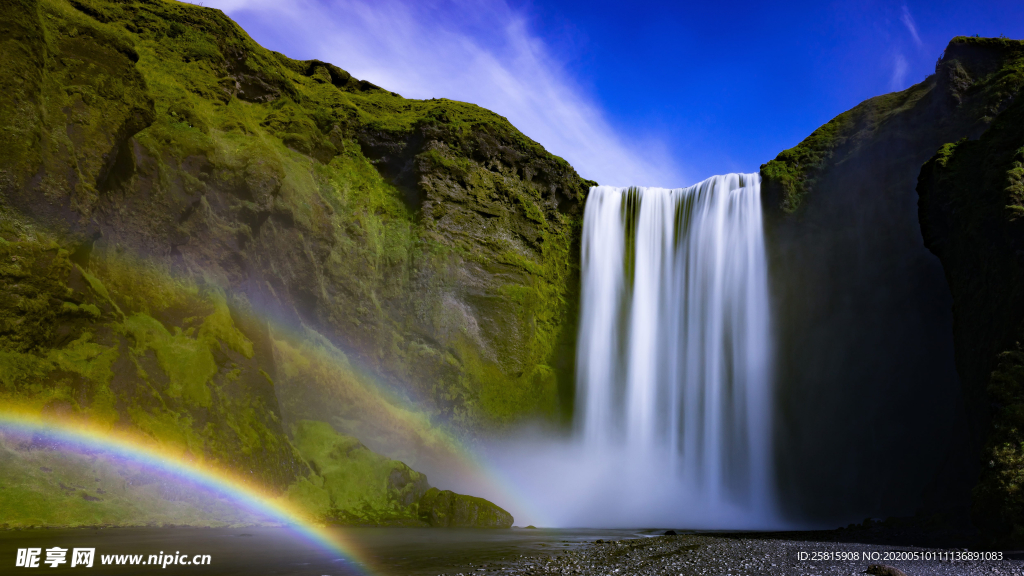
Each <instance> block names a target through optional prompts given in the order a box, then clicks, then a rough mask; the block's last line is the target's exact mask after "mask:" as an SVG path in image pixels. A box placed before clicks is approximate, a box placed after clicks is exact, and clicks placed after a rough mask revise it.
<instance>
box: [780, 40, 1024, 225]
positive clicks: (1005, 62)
mask: <svg viewBox="0 0 1024 576" xmlns="http://www.w3.org/2000/svg"><path fill="white" fill-rule="evenodd" d="M1022 46H1024V44H1022V43H1021V42H1020V41H1017V40H1009V39H1006V38H974V37H967V36H958V37H956V38H953V40H951V41H950V43H949V46H948V47H947V48H946V52H945V54H944V55H943V57H942V58H941V59H940V60H939V63H938V64H937V65H936V70H935V72H936V73H935V74H934V75H932V76H929V77H928V78H926V79H925V81H924V82H921V83H919V84H915V85H914V86H911V87H910V88H907V89H906V90H903V91H901V92H894V93H891V94H885V95H882V96H877V97H875V98H871V99H869V100H866V101H864V102H862V103H861V104H859V105H857V106H856V107H855V108H853V109H851V110H848V111H846V112H844V113H842V114H840V115H838V116H836V117H835V118H833V119H832V120H830V121H829V122H828V123H827V124H825V125H823V126H821V127H820V128H818V129H817V130H815V131H814V132H813V133H811V135H810V136H808V137H807V138H806V139H804V140H803V141H802V142H800V143H799V144H797V145H796V146H794V147H793V148H790V149H788V150H783V151H782V152H780V153H779V155H778V156H777V157H776V158H775V159H774V160H771V161H769V162H768V163H767V164H764V165H762V166H761V176H762V178H763V179H764V180H763V181H764V186H765V187H766V189H767V190H769V193H770V194H772V198H773V200H776V201H777V202H778V205H779V207H780V208H781V209H782V210H783V211H784V212H786V213H793V212H796V211H798V210H799V208H800V207H801V206H803V205H804V204H805V202H806V196H807V195H808V194H810V193H812V192H813V190H814V187H815V185H816V184H817V183H818V182H819V180H820V179H821V178H822V176H823V175H824V171H827V170H828V169H830V168H831V167H834V166H838V165H841V164H843V163H846V162H851V161H852V160H853V159H854V158H856V157H857V156H858V155H860V154H861V153H862V151H864V150H868V149H869V148H870V147H871V146H875V147H885V148H886V149H888V150H889V151H890V154H891V155H892V156H894V157H897V158H899V157H903V156H905V155H906V154H908V153H910V152H911V151H912V150H913V149H914V147H915V144H916V142H917V141H927V140H930V139H934V138H936V137H938V135H939V134H940V133H961V134H971V133H976V132H979V130H980V129H983V128H984V126H986V125H987V124H988V123H989V122H991V121H992V119H993V118H994V117H995V116H997V115H998V114H999V113H1000V112H1002V111H1003V110H1004V109H1005V108H1006V107H1007V106H1008V105H1009V103H1010V101H1011V100H1012V99H1013V96H1014V94H1015V93H1016V92H1017V90H1018V89H1019V88H1020V86H1021V83H1022V82H1024V59H1021V54H1022V51H1024V48H1022ZM997 61H998V62H997ZM969 70H972V71H971V72H969ZM940 118H942V119H941V120H940ZM940 142H941V140H940ZM932 149H934V148H932Z"/></svg>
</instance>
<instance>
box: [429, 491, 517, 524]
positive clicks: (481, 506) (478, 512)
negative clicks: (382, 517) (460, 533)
mask: <svg viewBox="0 0 1024 576" xmlns="http://www.w3.org/2000/svg"><path fill="white" fill-rule="evenodd" d="M419 515H420V518H421V519H422V520H423V521H425V522H427V523H428V524H430V525H431V526H435V527H441V528H511V527H512V522H513V518H512V515H511V514H509V513H508V512H506V511H504V510H502V509H501V508H499V507H498V506H496V505H494V504H493V503H491V502H488V501H487V500H484V499H483V498H476V497H474V496H465V495H462V494H456V493H454V492H452V491H451V490H438V489H437V488H431V489H430V490H427V492H426V493H425V494H424V495H423V497H422V498H420V501H419Z"/></svg>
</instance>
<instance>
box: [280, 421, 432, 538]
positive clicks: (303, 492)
mask: <svg viewBox="0 0 1024 576" xmlns="http://www.w3.org/2000/svg"><path fill="white" fill-rule="evenodd" d="M293 434H294V441H295V446H296V448H297V449H298V451H299V453H300V454H302V457H303V458H304V459H305V460H306V461H307V462H308V463H309V464H310V466H312V468H313V470H315V471H316V475H315V476H314V477H311V478H303V479H302V480H300V481H298V482H296V483H295V484H293V485H292V486H290V487H289V489H288V497H289V499H291V500H292V501H293V502H295V503H297V504H299V505H300V506H302V507H304V508H305V509H307V510H310V511H312V512H313V513H314V514H316V515H318V516H320V517H321V518H324V519H326V520H330V521H337V522H343V523H356V524H362V523H381V522H401V521H403V520H404V521H405V522H406V523H412V524H415V523H417V509H416V507H415V506H414V505H413V504H414V503H415V502H417V501H418V500H419V497H420V496H421V495H422V494H423V492H425V491H426V490H427V488H428V485H427V483H426V477H425V476H423V475H422V474H420V473H418V472H416V471H414V470H411V469H409V467H408V466H406V465H405V464H402V463H401V462H398V461H396V460H390V459H388V458H384V457H383V456H379V455H377V454H374V453H373V452H371V451H370V450H368V449H367V448H366V447H365V446H363V445H362V444H361V443H360V442H359V441H358V440H356V439H355V438H352V437H350V436H344V435H341V434H338V433H337V432H335V431H334V429H333V428H331V426H330V425H329V424H326V423H324V422H314V421H309V420H304V421H301V422H299V423H297V424H296V425H295V427H294V430H293Z"/></svg>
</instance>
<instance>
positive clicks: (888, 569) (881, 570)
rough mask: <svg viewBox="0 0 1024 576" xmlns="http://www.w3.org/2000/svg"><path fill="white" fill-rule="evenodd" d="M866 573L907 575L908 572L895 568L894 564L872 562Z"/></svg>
mask: <svg viewBox="0 0 1024 576" xmlns="http://www.w3.org/2000/svg"><path fill="white" fill-rule="evenodd" d="M864 573H865V574H873V575H874V576H907V574H906V573H905V572H904V571H903V570H900V569H899V568H893V567H892V566H885V565H882V564H872V565H871V566H868V569H867V571H866V572H864Z"/></svg>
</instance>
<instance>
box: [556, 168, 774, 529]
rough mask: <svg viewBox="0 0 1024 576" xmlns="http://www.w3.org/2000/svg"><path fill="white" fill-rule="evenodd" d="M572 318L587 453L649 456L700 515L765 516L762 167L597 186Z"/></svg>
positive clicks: (689, 511)
mask: <svg viewBox="0 0 1024 576" xmlns="http://www.w3.org/2000/svg"><path fill="white" fill-rule="evenodd" d="M580 317H581V322H580V331H579V340H578V347H577V394H576V414H577V417H576V426H577V434H578V436H579V437H580V441H581V443H582V447H583V450H584V452H585V453H589V454H598V453H605V454H621V455H624V456H623V458H624V459H625V461H623V462H620V466H623V467H629V468H636V467H642V466H648V467H649V466H651V465H656V466H657V467H658V468H659V471H658V473H657V474H658V475H659V477H660V478H661V482H662V483H664V482H666V481H668V482H669V484H671V485H672V486H673V488H672V489H671V490H669V492H670V493H672V492H675V493H677V494H678V495H679V498H683V499H685V500H686V501H687V502H688V504H687V506H686V507H685V510H683V511H682V513H683V514H684V515H688V516H689V517H690V518H692V519H693V521H694V522H697V523H701V522H703V523H704V524H707V523H708V522H709V521H711V520H713V519H716V518H717V519H722V515H723V514H724V513H725V512H724V511H726V510H728V511H730V512H729V516H730V517H731V518H732V519H733V520H732V521H733V523H734V525H735V522H736V521H737V519H739V520H738V521H740V522H743V519H745V520H746V523H750V522H753V523H755V524H756V523H758V522H759V521H761V522H763V521H764V518H765V515H766V514H770V508H771V507H772V493H771V486H772V474H771V450H772V446H771V405H772V402H771V400H772V399H771V390H770V385H771V382H770V366H769V364H770V328H769V320H770V319H769V312H768V284H767V265H766V261H765V248H764V239H763V231H762V223H761V200H760V176H759V175H757V174H729V175H725V176H714V177H712V178H709V179H707V180H705V181H703V182H701V183H699V184H697V185H695V186H691V187H689V188H679V189H673V190H668V189H663V188H613V187H608V186H598V187H595V188H592V189H591V191H590V195H589V197H588V199H587V204H586V211H585V215H584V223H583V241H582V302H581V316H580ZM633 473H634V474H639V476H638V477H643V478H647V480H646V481H647V482H650V477H648V476H643V475H642V474H640V473H639V472H638V471H636V470H634V472H633ZM665 475H668V476H670V477H671V478H664V476H665ZM642 482H644V481H643V480H641V483H642ZM638 488H640V489H643V488H642V487H638ZM755 517H757V518H759V519H760V520H758V519H756V518H755ZM702 518H703V520H702ZM685 520H686V518H680V521H685ZM727 522H728V521H727ZM716 523H717V522H716Z"/></svg>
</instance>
